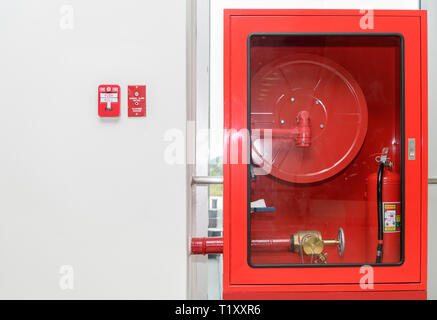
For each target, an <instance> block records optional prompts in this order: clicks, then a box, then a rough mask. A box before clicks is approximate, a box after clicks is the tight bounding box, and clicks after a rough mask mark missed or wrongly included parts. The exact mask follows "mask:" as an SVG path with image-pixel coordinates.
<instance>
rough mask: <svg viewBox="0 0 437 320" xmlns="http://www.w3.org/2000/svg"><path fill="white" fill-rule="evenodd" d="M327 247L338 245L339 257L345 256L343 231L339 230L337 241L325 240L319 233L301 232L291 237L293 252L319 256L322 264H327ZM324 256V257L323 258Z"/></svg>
mask: <svg viewBox="0 0 437 320" xmlns="http://www.w3.org/2000/svg"><path fill="white" fill-rule="evenodd" d="M325 245H328V246H330V245H336V246H337V249H338V254H339V256H343V254H344V247H345V240H344V232H343V229H342V228H340V229H339V230H338V234H337V239H334V240H331V239H329V240H323V238H322V234H321V233H320V232H319V231H299V232H297V233H295V234H292V235H291V251H292V252H295V253H301V252H303V253H305V254H306V255H317V256H319V260H320V261H321V262H322V263H326V262H325V261H326V256H327V254H326V255H324V254H323V249H324V246H325ZM322 255H323V257H322Z"/></svg>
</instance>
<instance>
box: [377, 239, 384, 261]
mask: <svg viewBox="0 0 437 320" xmlns="http://www.w3.org/2000/svg"><path fill="white" fill-rule="evenodd" d="M383 251H384V250H383V245H382V243H378V246H377V247H376V263H381V262H382V255H383Z"/></svg>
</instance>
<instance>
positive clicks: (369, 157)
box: [247, 33, 404, 267]
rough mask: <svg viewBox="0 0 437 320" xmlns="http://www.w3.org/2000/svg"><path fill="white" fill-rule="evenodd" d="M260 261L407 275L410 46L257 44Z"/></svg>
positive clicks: (316, 40) (266, 38) (251, 106)
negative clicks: (397, 268)
mask: <svg viewBox="0 0 437 320" xmlns="http://www.w3.org/2000/svg"><path fill="white" fill-rule="evenodd" d="M247 58H248V69H249V70H248V89H249V94H248V128H249V131H250V143H249V153H250V163H249V165H248V167H247V170H248V174H247V175H248V189H249V190H248V196H249V197H248V198H249V199H248V230H249V232H248V243H247V248H248V255H249V256H248V262H249V264H250V265H251V266H252V267H272V266H275V267H282V266H283V267H299V266H310V265H311V266H330V265H336V266H340V265H345V266H350V265H362V264H386V265H400V264H401V263H402V260H403V240H402V239H403V224H402V221H403V215H404V210H403V201H402V199H403V191H402V190H403V184H402V181H403V168H404V163H403V162H404V159H403V139H404V138H403V130H404V124H403V122H404V120H403V112H404V106H403V104H404V102H403V38H402V37H401V36H400V35H398V34H368V33H366V34H364V33H363V34H359V35H357V34H293V33H290V34H288V33H259V34H258V33H254V34H251V35H250V36H249V39H248V57H247Z"/></svg>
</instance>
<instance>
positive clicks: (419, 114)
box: [224, 10, 427, 299]
mask: <svg viewBox="0 0 437 320" xmlns="http://www.w3.org/2000/svg"><path fill="white" fill-rule="evenodd" d="M373 14H374V28H373V29H365V30H363V29H361V27H360V21H361V19H362V17H363V16H362V14H361V13H360V12H359V11H358V10H356V11H355V10H225V15H224V19H225V21H224V22H225V29H224V34H225V43H224V58H225V60H224V98H225V99H224V120H225V136H224V145H225V157H224V162H225V164H224V297H225V298H251V297H252V298H253V297H257V298H280V297H282V298H328V297H335V298H341V299H342V298H352V299H354V298H366V297H367V298H393V299H397V298H406V299H408V298H409V297H410V298H412V297H415V298H425V297H426V291H425V290H426V239H427V237H426V234H427V231H426V230H427V220H426V214H427V212H426V210H427V202H426V201H427V182H426V181H427V118H426V115H427V103H426V94H427V87H426V85H427V83H426V12H423V11H385V10H381V11H379V10H375V11H374V12H373ZM254 32H263V33H327V32H331V33H360V34H363V33H366V34H369V33H370V34H371V33H387V34H399V35H402V38H403V39H404V40H405V42H404V44H405V47H404V48H405V50H404V57H405V66H404V72H405V119H406V121H405V139H404V141H403V142H404V150H405V159H408V157H407V156H408V155H407V150H408V148H407V145H406V143H407V139H408V138H414V139H416V144H417V152H416V160H415V161H408V160H405V177H404V178H405V181H404V185H405V203H404V206H405V207H404V209H405V221H403V223H404V225H405V246H404V255H405V259H404V261H403V263H402V264H400V265H398V266H376V267H374V268H373V270H374V280H375V281H374V282H375V284H374V288H373V289H372V290H363V289H362V288H361V287H360V280H361V279H362V276H363V274H362V273H361V271H362V269H361V268H360V266H358V265H355V266H331V267H320V268H312V267H311V266H304V267H293V268H288V267H284V268H282V267H281V268H275V267H267V268H254V267H253V266H250V265H249V263H248V261H249V257H248V246H247V243H248V236H249V235H248V216H247V201H248V193H247V191H248V183H247V181H248V179H247V178H248V177H247V166H246V164H245V163H241V160H242V159H244V154H245V150H246V149H245V148H246V147H247V135H246V136H245V134H244V132H245V131H244V130H245V129H247V128H248V122H247V119H248V114H247V103H248V101H247V90H248V81H247V72H248V70H247V63H248V61H247V45H248V40H247V39H248V37H249V35H250V34H252V33H254ZM342 49H343V51H344V52H340V51H338V48H337V51H335V50H336V48H333V49H332V48H331V49H329V48H319V49H317V48H315V50H316V51H317V50H325V52H324V54H327V55H331V56H334V57H335V56H336V55H340V54H343V55H344V56H345V57H350V59H343V61H346V62H345V64H346V66H345V65H343V67H346V69H348V70H349V72H351V70H352V73H353V74H357V72H353V70H354V69H359V68H364V66H362V65H359V64H358V65H357V64H356V61H354V58H353V56H354V55H353V52H352V51H348V49H347V48H346V49H345V48H342ZM326 50H331V52H328V53H327V52H326ZM270 52H273V54H275V52H278V54H279V52H280V49H278V50H276V51H275V50H273V51H270ZM384 52H385V53H384ZM366 53H367V54H369V58H371V57H372V56H373V57H374V58H375V59H376V58H377V57H378V55H380V54H381V53H382V54H387V56H386V59H388V58H389V55H390V53H389V52H387V51H384V50H383V51H381V50H373V51H372V50H370V51H369V50H368V51H367V52H366ZM363 54H364V51H363ZM272 59H273V58H272ZM379 61H382V62H381V63H384V59H381V60H379ZM419 62H420V63H419ZM363 74H364V76H363V77H364V78H365V77H366V76H367V77H371V75H369V74H367V75H366V74H365V72H364V73H361V75H363ZM386 77H388V78H387V79H386V80H387V83H390V82H391V83H393V81H391V79H390V78H389V77H390V75H389V74H387V75H386ZM358 82H359V83H360V84H363V83H366V81H365V79H364V80H363V79H361V78H360V79H358ZM367 83H369V82H367ZM362 89H363V91H366V90H371V89H372V88H370V87H369V88H366V87H365V86H364V88H363V87H362ZM400 89H401V88H392V89H391V90H400ZM373 90H374V88H373ZM367 103H370V105H369V108H370V109H369V117H370V116H372V117H373V118H375V116H374V115H371V113H370V112H371V111H370V110H371V109H372V108H373V109H374V108H375V107H372V106H371V104H372V101H371V99H370V100H369V99H368V101H367ZM398 116H399V115H398ZM374 121H375V120H374ZM377 121H379V120H377ZM381 121H383V120H381ZM379 125H380V124H379ZM388 127H390V126H388ZM387 130H395V131H396V130H398V129H396V128H395V127H393V128H388V129H387ZM368 132H369V133H368V136H367V140H369V136H370V137H372V135H374V134H375V133H374V132H373V131H372V127H371V126H370V124H369V128H368ZM387 137H389V135H387ZM372 140H373V139H370V140H369V141H367V142H364V145H363V150H367V149H369V148H368V147H366V146H368V145H371V144H372ZM380 147H381V146H377V148H380ZM366 148H367V149H366ZM375 148H376V147H375ZM235 152H238V157H237V158H238V159H239V160H240V162H238V163H233V162H232V161H231V160H233V159H234V158H233V153H235ZM241 155H243V156H241ZM394 156H397V157H399V154H398V155H394ZM359 158H360V156H358V157H357V158H355V159H354V160H353V161H355V163H357V164H358V162H357V161H359ZM353 163H354V162H352V163H351V164H352V165H353ZM394 170H396V171H397V172H399V171H400V167H399V162H398V163H397V164H396V163H395V167H394ZM363 177H364V176H362V177H361V178H363ZM258 178H260V180H261V181H263V183H264V184H265V185H266V186H268V185H269V184H274V183H277V182H276V181H272V178H271V176H262V177H258ZM335 179H338V175H337V176H334V177H333V180H335ZM361 180H362V179H361ZM333 185H335V181H334V184H333ZM362 187H364V188H365V185H362ZM286 188H288V191H290V192H291V191H292V192H298V188H299V186H298V187H296V186H287V187H286ZM331 190H332V191H330V190H324V189H323V187H320V188H319V189H318V188H317V187H316V188H314V193H317V192H319V193H320V192H326V193H327V198H328V199H331V200H335V199H336V194H335V188H332V189H331ZM255 192H261V193H262V192H264V193H267V192H268V188H266V190H264V191H262V189H260V188H258V189H256V191H255ZM351 192H352V193H353V192H357V194H358V192H359V188H358V187H357V188H354V190H351ZM337 198H338V197H337ZM276 200H278V199H276ZM338 200H343V199H342V198H338ZM279 206H281V203H279ZM347 210H351V212H352V211H354V212H355V211H356V212H365V208H363V207H362V205H361V204H359V203H358V205H355V206H354V205H353V204H351V205H350V206H349V207H348V209H347ZM278 212H280V211H278ZM274 216H275V217H277V216H278V215H277V214H275V215H274ZM357 216H358V217H361V215H359V214H358V215H357ZM329 217H330V218H332V217H334V219H333V220H334V222H333V223H334V224H335V223H336V222H335V214H334V212H332V213H331V214H329ZM362 217H363V218H364V217H365V216H364V215H363V216H362ZM341 218H342V219H343V220H344V221H345V222H346V223H347V222H348V223H349V224H350V225H353V226H354V228H355V229H353V228H352V230H350V231H346V236H347V238H349V239H350V241H351V243H352V244H354V243H355V247H359V245H358V244H359V242H360V239H359V237H358V236H357V234H358V232H356V231H357V230H358V229H357V228H359V226H360V223H359V222H352V223H351V222H350V221H352V220H350V219H352V217H349V216H347V215H344V216H342V217H341ZM284 219H285V220H283V222H284V223H287V219H286V218H285V217H284ZM355 220H356V219H355ZM264 223H269V222H268V221H264ZM302 223H303V222H302ZM337 223H338V222H337ZM363 223H364V220H363ZM304 225H305V223H303V224H302V226H304ZM321 228H323V226H321ZM328 230H329V228H327V229H326V230H325V231H328ZM255 232H256V230H255ZM261 234H262V232H261ZM276 236H279V235H276ZM281 237H282V235H281ZM281 237H279V238H281ZM354 239H355V240H354ZM362 249H363V248H361V249H359V248H358V250H356V252H355V253H351V254H349V256H348V257H345V259H346V258H347V259H348V261H349V260H350V261H352V262H356V263H357V264H365V263H366V260H365V259H364V258H363V257H362V255H361V252H365V250H362ZM348 250H353V248H352V249H351V248H349V249H348ZM363 255H365V254H364V253H363ZM330 256H331V254H330ZM276 258H277V262H278V261H281V259H285V258H283V257H282V256H280V255H279V256H277V257H276ZM257 259H258V263H261V264H262V260H263V258H262V256H258V258H257ZM268 259H271V257H270V256H269V258H268ZM287 259H288V258H287ZM284 261H285V260H284ZM331 261H332V262H333V263H342V261H341V260H339V259H337V260H336V259H335V258H334V259H333V260H331ZM252 262H254V261H252ZM287 263H289V261H287ZM303 292H305V294H304V295H302V293H303ZM333 292H337V293H338V294H332V293H333ZM328 293H329V295H328ZM342 293H344V294H342Z"/></svg>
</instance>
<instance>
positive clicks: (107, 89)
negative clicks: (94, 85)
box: [98, 84, 120, 117]
mask: <svg viewBox="0 0 437 320" xmlns="http://www.w3.org/2000/svg"><path fill="white" fill-rule="evenodd" d="M98 113H99V116H100V117H119V116H120V86H118V85H115V84H102V85H100V86H99V97H98Z"/></svg>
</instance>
